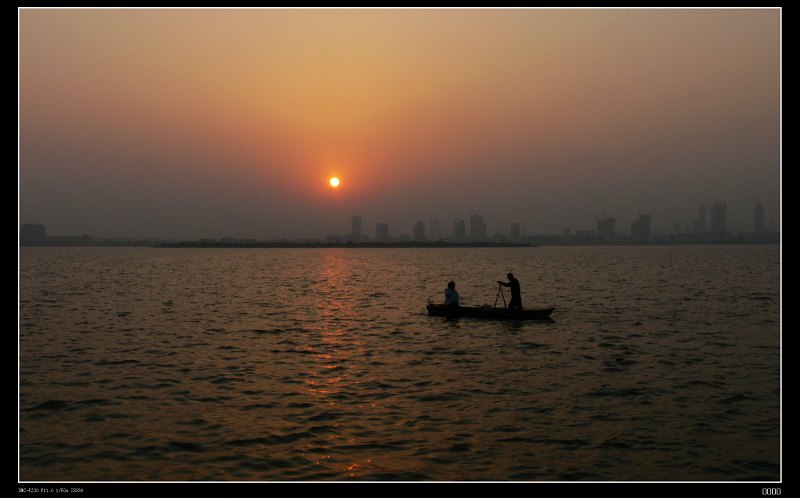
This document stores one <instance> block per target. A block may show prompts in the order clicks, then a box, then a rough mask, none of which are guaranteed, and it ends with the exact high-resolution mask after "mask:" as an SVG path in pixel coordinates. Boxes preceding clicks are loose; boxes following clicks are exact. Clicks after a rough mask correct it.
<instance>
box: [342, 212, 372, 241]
mask: <svg viewBox="0 0 800 498" xmlns="http://www.w3.org/2000/svg"><path fill="white" fill-rule="evenodd" d="M350 222H351V223H352V232H351V233H348V234H347V235H345V236H344V237H342V238H343V239H344V240H345V241H347V242H366V241H368V240H369V237H367V236H366V235H364V234H363V233H361V216H353V217H352V218H350Z"/></svg>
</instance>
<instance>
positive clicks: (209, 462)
mask: <svg viewBox="0 0 800 498" xmlns="http://www.w3.org/2000/svg"><path fill="white" fill-rule="evenodd" d="M20 267H21V269H20V319H19V320H20V321H19V324H20V325H19V329H20V331H19V348H20V409H21V412H20V479H22V480H78V481H87V480H98V481H102V480H133V481H139V480H178V481H183V480H347V479H364V480H533V481H537V480H558V481H561V480H614V481H616V480H690V481H693V480H777V479H778V478H779V476H780V466H779V465H780V390H779V389H780V257H779V248H778V247H777V246H747V247H741V246H708V247H580V248H555V247H554V248H549V247H547V248H545V247H543V248H525V249H363V250H362V249H351V250H348V249H341V250H337V249H331V250H324V249H323V250H314V249H301V250H291V249H285V250H284V249H256V250H247V249H234V250H225V249H219V250H209V249H196V250H192V249H187V250H182V249H150V248H135V249H134V248H130V249H129V248H23V249H21V254H20ZM508 270H513V271H514V273H515V274H516V275H517V276H518V278H519V280H520V282H521V283H522V290H523V296H522V297H523V304H524V305H528V306H534V305H554V306H556V307H557V309H556V311H555V313H554V314H553V316H552V318H553V321H551V322H527V323H522V322H519V323H517V322H486V321H477V320H468V319H463V320H456V321H446V320H443V319H440V318H432V317H428V316H427V315H426V314H425V302H426V299H427V298H428V296H431V295H435V299H436V300H437V301H438V300H441V299H443V297H442V296H443V290H444V288H445V284H446V283H447V281H448V280H450V279H451V278H452V279H455V280H456V282H457V283H458V290H459V291H460V293H461V299H462V304H483V303H489V304H492V303H494V301H495V298H496V297H497V286H496V284H495V283H494V282H495V281H496V280H497V279H499V278H502V277H503V275H505V273H506V272H507V271H508ZM506 299H508V294H506ZM501 302H502V301H501Z"/></svg>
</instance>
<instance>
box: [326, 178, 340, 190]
mask: <svg viewBox="0 0 800 498" xmlns="http://www.w3.org/2000/svg"><path fill="white" fill-rule="evenodd" d="M328 183H330V184H331V187H333V188H336V187H338V186H339V179H338V178H336V177H335V176H334V177H333V178H331V179H330V180H329V181H328Z"/></svg>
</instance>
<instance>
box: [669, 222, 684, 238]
mask: <svg viewBox="0 0 800 498" xmlns="http://www.w3.org/2000/svg"><path fill="white" fill-rule="evenodd" d="M682 232H683V230H682V229H681V222H680V221H676V222H675V223H673V224H672V233H673V234H674V235H678V234H679V233H682Z"/></svg>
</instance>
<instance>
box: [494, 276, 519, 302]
mask: <svg viewBox="0 0 800 498" xmlns="http://www.w3.org/2000/svg"><path fill="white" fill-rule="evenodd" d="M506 278H508V282H501V281H500V280H498V281H497V283H498V284H500V285H503V286H505V287H511V302H509V303H508V308H509V309H512V310H521V309H522V295H521V294H520V290H519V280H517V279H516V278H514V274H513V273H508V274H506Z"/></svg>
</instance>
